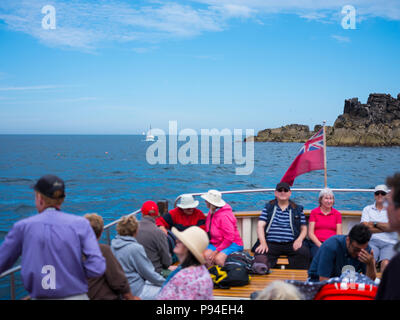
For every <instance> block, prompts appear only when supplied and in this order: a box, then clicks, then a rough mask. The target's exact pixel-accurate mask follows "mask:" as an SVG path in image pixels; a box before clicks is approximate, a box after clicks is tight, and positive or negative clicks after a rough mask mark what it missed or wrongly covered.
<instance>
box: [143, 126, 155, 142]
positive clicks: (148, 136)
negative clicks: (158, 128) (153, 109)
mask: <svg viewBox="0 0 400 320" xmlns="http://www.w3.org/2000/svg"><path fill="white" fill-rule="evenodd" d="M145 141H155V140H154V136H153V135H152V134H151V125H150V130H149V131H147V135H146V140H145Z"/></svg>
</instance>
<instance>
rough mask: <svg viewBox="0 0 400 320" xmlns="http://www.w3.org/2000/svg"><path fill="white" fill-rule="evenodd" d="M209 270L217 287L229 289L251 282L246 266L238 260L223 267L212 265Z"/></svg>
mask: <svg viewBox="0 0 400 320" xmlns="http://www.w3.org/2000/svg"><path fill="white" fill-rule="evenodd" d="M208 271H209V272H210V276H211V279H212V280H213V283H214V287H216V288H220V289H229V288H230V287H237V286H245V285H246V284H249V282H250V276H249V274H248V272H247V270H246V268H245V267H244V266H243V265H242V264H241V263H238V262H231V263H230V264H228V265H224V266H223V267H222V268H221V267H220V266H212V267H210V268H209V269H208Z"/></svg>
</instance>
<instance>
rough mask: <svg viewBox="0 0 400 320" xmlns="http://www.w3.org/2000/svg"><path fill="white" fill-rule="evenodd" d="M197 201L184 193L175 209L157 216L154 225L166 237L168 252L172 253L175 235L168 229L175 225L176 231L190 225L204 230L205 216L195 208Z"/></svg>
mask: <svg viewBox="0 0 400 320" xmlns="http://www.w3.org/2000/svg"><path fill="white" fill-rule="evenodd" d="M198 205H199V202H198V201H197V200H196V201H195V200H194V199H193V196H192V195H190V194H184V195H182V197H181V198H180V202H179V203H178V204H177V207H176V208H175V209H172V210H171V211H169V212H168V213H166V214H164V215H163V216H162V217H159V218H157V220H156V225H157V226H158V227H159V228H160V229H161V230H162V231H163V232H164V234H165V235H166V236H167V237H168V243H169V246H170V253H171V254H173V249H174V247H175V236H174V234H173V233H172V232H171V231H170V230H171V228H172V227H175V228H176V229H177V230H178V231H183V230H185V229H186V228H189V227H191V226H197V227H200V228H202V229H203V230H205V229H206V228H205V221H206V217H205V215H204V213H203V212H202V211H201V210H199V209H197V208H196V207H197V206H198Z"/></svg>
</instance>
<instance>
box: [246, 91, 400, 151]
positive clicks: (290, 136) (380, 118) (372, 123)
mask: <svg viewBox="0 0 400 320" xmlns="http://www.w3.org/2000/svg"><path fill="white" fill-rule="evenodd" d="M320 128H321V126H320V125H316V126H315V127H314V130H313V131H310V130H309V127H308V126H304V125H298V124H294V125H287V126H284V127H280V128H276V129H265V130H262V131H260V132H258V134H257V136H255V137H254V138H253V137H248V138H247V141H248V140H249V139H254V141H256V142H265V141H270V142H271V141H273V142H305V141H306V140H307V139H308V138H310V137H311V136H312V135H313V134H314V133H315V132H316V131H317V130H319V129H320ZM326 140H327V145H332V146H356V145H358V146H394V145H400V94H398V95H397V99H396V98H393V97H392V96H391V95H390V94H378V93H374V94H370V95H369V97H368V101H367V103H366V104H362V103H361V102H360V101H358V98H352V99H348V100H345V103H344V111H343V114H342V115H339V116H338V118H337V119H336V121H335V123H334V125H333V127H331V126H326Z"/></svg>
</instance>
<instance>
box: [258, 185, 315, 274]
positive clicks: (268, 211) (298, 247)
mask: <svg viewBox="0 0 400 320" xmlns="http://www.w3.org/2000/svg"><path fill="white" fill-rule="evenodd" d="M291 195H292V192H291V191H290V186H289V184H287V183H286V182H280V183H278V184H277V185H276V187H275V199H274V200H272V201H270V202H268V203H267V204H266V205H265V207H264V209H263V211H262V213H261V215H260V218H259V220H258V224H257V236H258V240H257V242H256V243H255V244H254V246H253V248H252V251H253V252H254V253H255V254H254V256H255V259H256V261H257V262H261V263H264V264H265V262H267V263H268V267H269V268H274V267H275V265H276V262H277V260H278V258H279V256H280V255H287V256H288V260H289V267H288V268H289V269H308V267H309V265H310V263H309V261H310V251H309V249H308V247H307V246H306V244H305V242H304V239H305V237H306V236H307V222H306V218H305V216H304V212H303V206H301V205H298V204H296V203H294V202H293V201H291V200H290V196H291ZM265 257H266V259H265Z"/></svg>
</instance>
